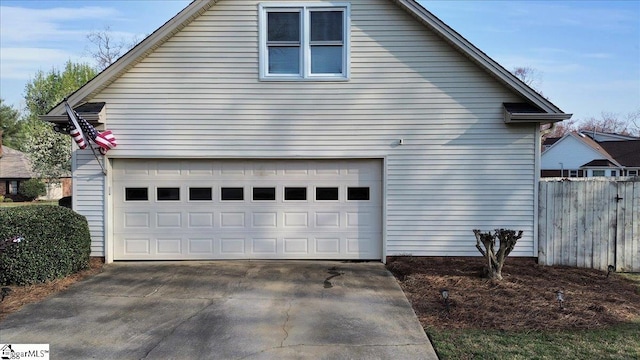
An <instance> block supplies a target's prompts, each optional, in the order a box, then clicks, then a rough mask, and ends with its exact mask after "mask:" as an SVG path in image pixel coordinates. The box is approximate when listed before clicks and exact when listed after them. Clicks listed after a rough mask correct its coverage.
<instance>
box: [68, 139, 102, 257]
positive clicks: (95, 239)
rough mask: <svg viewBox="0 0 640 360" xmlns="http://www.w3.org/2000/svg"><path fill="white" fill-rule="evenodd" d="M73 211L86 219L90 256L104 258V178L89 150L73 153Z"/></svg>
mask: <svg viewBox="0 0 640 360" xmlns="http://www.w3.org/2000/svg"><path fill="white" fill-rule="evenodd" d="M73 160H74V169H73V202H74V203H73V210H75V211H76V212H77V213H78V214H80V215H83V216H84V217H86V218H87V222H88V223H89V232H90V233H91V256H104V243H105V242H104V233H105V232H104V230H105V228H104V188H105V177H104V175H103V173H102V169H101V168H100V164H98V162H97V161H96V158H95V156H94V155H93V153H92V152H91V150H86V149H85V150H77V149H76V150H75V151H74V156H73Z"/></svg>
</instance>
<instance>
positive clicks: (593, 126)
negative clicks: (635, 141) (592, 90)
mask: <svg viewBox="0 0 640 360" xmlns="http://www.w3.org/2000/svg"><path fill="white" fill-rule="evenodd" d="M632 114H633V113H632ZM632 114H629V115H628V116H627V118H628V119H620V118H619V115H618V114H615V113H610V112H602V113H601V114H600V118H595V117H590V118H588V119H585V120H583V121H582V122H581V123H580V125H579V127H578V130H580V131H599V132H605V133H613V134H620V135H636V134H634V129H633V127H632V126H633V125H632Z"/></svg>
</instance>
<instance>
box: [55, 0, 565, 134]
mask: <svg viewBox="0 0 640 360" xmlns="http://www.w3.org/2000/svg"><path fill="white" fill-rule="evenodd" d="M391 1H393V2H395V3H396V4H398V5H399V6H400V7H401V8H402V9H404V10H406V11H407V12H408V13H410V14H411V15H413V16H414V17H415V18H417V19H418V20H419V21H420V22H422V23H423V24H424V25H425V26H426V27H428V28H429V29H431V30H432V31H434V32H435V33H436V34H437V35H438V36H440V37H442V38H443V39H444V40H446V41H447V42H449V43H450V44H451V45H452V46H453V47H454V48H456V49H457V50H458V51H459V52H461V53H462V54H463V55H465V56H466V57H468V58H469V59H471V60H472V61H473V62H475V63H476V64H478V65H479V66H480V67H481V68H482V69H484V70H485V71H487V72H488V73H489V74H490V75H492V76H493V77H494V78H496V79H497V80H498V81H500V82H501V83H502V84H504V85H505V86H507V87H508V88H510V89H511V90H513V91H514V92H516V93H517V94H519V95H520V96H522V97H523V98H524V99H526V101H528V102H529V103H530V104H526V105H528V106H533V107H534V110H535V111H534V112H533V113H532V112H530V111H528V112H527V113H517V112H516V113H509V111H508V110H505V111H506V112H507V113H509V114H505V121H507V122H510V121H512V120H513V121H514V122H516V121H519V122H527V121H542V120H544V121H548V122H554V121H560V120H563V119H568V118H570V117H571V114H565V113H563V112H562V110H560V109H559V108H558V107H557V106H555V105H554V104H553V103H551V102H550V101H549V100H547V99H546V98H545V97H544V96H542V95H540V94H539V93H538V92H536V91H535V90H533V89H532V88H531V87H529V86H528V85H526V84H525V83H524V82H522V81H520V79H518V78H517V77H516V76H514V75H513V74H512V73H511V72H509V71H508V70H506V69H505V68H504V67H502V66H501V65H500V64H498V63H497V62H496V61H495V60H493V59H491V58H490V57H489V56H487V54H485V53H484V52H482V51H481V50H479V49H478V48H477V47H475V46H474V45H473V44H471V43H470V42H469V41H468V40H466V39H465V38H464V37H462V36H461V35H460V34H458V33H457V32H456V31H454V30H453V29H452V28H450V27H449V26H448V25H446V24H445V23H444V22H442V21H441V20H440V19H438V18H437V17H436V16H434V15H433V14H432V13H430V12H429V11H427V10H426V9H425V8H424V7H423V6H422V5H420V4H419V3H418V2H417V1H415V0H391ZM216 2H217V0H194V1H193V2H191V4H189V5H188V6H187V7H186V8H184V9H183V10H182V11H181V12H179V13H178V14H177V15H176V16H174V17H173V18H171V19H170V20H169V21H167V22H166V23H165V24H164V25H162V26H161V27H160V28H159V29H157V30H156V31H154V32H153V33H152V34H151V35H149V36H148V37H147V38H145V39H144V40H143V41H141V42H140V43H139V44H138V45H136V46H135V47H134V48H133V49H131V50H129V51H128V52H127V53H126V54H124V55H123V56H122V57H120V58H119V59H118V60H117V61H116V62H114V63H113V64H111V65H110V66H109V67H107V68H106V69H105V70H103V71H102V72H101V73H100V74H98V75H97V76H96V77H94V78H93V79H92V80H91V81H89V82H88V83H87V84H85V85H84V86H83V87H81V88H80V89H78V90H77V91H76V92H74V93H73V94H71V95H70V96H69V98H68V101H69V103H70V104H72V105H75V104H83V103H85V102H87V101H90V100H91V98H93V97H94V96H95V95H96V94H98V93H99V92H100V91H102V90H103V89H104V88H106V87H107V86H109V85H110V84H111V83H113V82H114V81H115V80H116V79H118V78H119V77H120V76H121V75H122V74H124V73H125V72H127V71H128V70H129V69H131V68H132V67H133V66H135V65H136V64H137V63H138V62H140V61H142V60H143V59H144V58H145V57H146V56H147V55H149V54H150V53H152V52H153V51H154V50H155V49H157V48H158V47H159V46H161V45H162V44H163V43H164V42H165V41H167V40H168V39H169V38H171V37H172V36H173V35H174V34H176V33H177V32H179V31H180V30H182V29H183V28H184V27H185V26H187V25H188V24H189V23H190V22H191V21H192V20H193V19H195V18H196V17H198V16H199V15H201V14H202V13H204V12H205V11H207V10H209V8H211V7H212V6H214V5H215V4H216ZM63 113H64V105H63V103H60V104H58V105H56V107H54V108H53V109H52V110H51V111H50V112H49V114H50V115H54V116H56V115H61V114H63ZM533 118H535V119H533ZM536 119H537V120H536ZM47 120H50V119H48V118H47Z"/></svg>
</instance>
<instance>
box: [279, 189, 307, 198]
mask: <svg viewBox="0 0 640 360" xmlns="http://www.w3.org/2000/svg"><path fill="white" fill-rule="evenodd" d="M284 199H285V200H286V201H305V200H307V188H306V187H285V188H284Z"/></svg>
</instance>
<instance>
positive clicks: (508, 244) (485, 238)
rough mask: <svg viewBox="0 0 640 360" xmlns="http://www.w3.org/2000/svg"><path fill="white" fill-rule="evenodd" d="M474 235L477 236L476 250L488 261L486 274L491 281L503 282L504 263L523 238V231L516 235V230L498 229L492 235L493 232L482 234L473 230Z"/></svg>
mask: <svg viewBox="0 0 640 360" xmlns="http://www.w3.org/2000/svg"><path fill="white" fill-rule="evenodd" d="M473 234H474V235H475V236H476V248H477V249H478V251H480V253H481V254H482V256H484V258H485V259H486V261H487V263H486V266H485V274H486V275H487V277H488V278H490V279H494V280H502V268H503V266H504V262H505V260H506V259H507V256H509V254H510V253H511V251H512V250H513V248H514V247H515V246H516V242H517V241H518V240H519V239H520V238H522V230H520V231H518V233H516V232H515V230H509V229H496V230H495V232H494V233H491V231H488V232H482V231H481V230H477V229H476V230H473ZM496 243H497V244H498V250H497V251H496V248H495V247H496Z"/></svg>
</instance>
